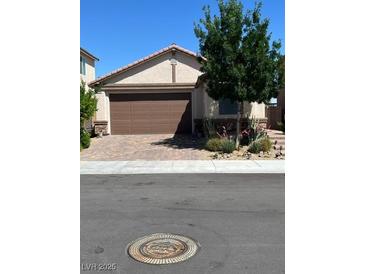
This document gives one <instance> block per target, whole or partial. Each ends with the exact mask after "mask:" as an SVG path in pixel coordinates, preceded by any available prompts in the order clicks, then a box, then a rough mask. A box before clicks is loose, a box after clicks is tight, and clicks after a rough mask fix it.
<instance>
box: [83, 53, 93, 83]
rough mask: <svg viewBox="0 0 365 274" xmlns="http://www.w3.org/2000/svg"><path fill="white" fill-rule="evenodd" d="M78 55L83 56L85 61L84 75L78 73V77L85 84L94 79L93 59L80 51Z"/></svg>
mask: <svg viewBox="0 0 365 274" xmlns="http://www.w3.org/2000/svg"><path fill="white" fill-rule="evenodd" d="M80 55H81V56H82V57H84V58H85V60H86V62H85V69H86V73H85V75H82V74H81V73H80V78H81V80H83V81H84V82H86V84H87V83H89V82H91V81H93V80H95V60H93V59H91V58H90V57H88V56H87V55H85V54H83V53H82V52H80Z"/></svg>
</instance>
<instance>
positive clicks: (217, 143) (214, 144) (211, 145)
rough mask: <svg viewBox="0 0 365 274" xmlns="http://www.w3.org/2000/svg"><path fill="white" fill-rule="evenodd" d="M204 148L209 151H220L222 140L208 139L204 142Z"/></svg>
mask: <svg viewBox="0 0 365 274" xmlns="http://www.w3.org/2000/svg"><path fill="white" fill-rule="evenodd" d="M205 148H206V149H207V150H209V151H220V150H222V140H221V139H219V138H212V139H209V140H208V142H207V143H206V144H205Z"/></svg>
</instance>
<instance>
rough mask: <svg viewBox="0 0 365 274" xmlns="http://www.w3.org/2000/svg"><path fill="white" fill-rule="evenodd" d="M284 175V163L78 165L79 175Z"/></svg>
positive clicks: (122, 163) (199, 162) (259, 161)
mask: <svg viewBox="0 0 365 274" xmlns="http://www.w3.org/2000/svg"><path fill="white" fill-rule="evenodd" d="M163 173H285V160H174V161H141V160H139V161H81V162H80V174H163Z"/></svg>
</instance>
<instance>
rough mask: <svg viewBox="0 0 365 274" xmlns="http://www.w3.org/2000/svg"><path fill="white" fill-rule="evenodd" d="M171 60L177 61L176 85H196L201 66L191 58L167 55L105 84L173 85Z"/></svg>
mask: <svg viewBox="0 0 365 274" xmlns="http://www.w3.org/2000/svg"><path fill="white" fill-rule="evenodd" d="M171 58H174V59H175V60H176V61H177V65H176V83H195V82H196V81H197V79H198V77H199V75H200V74H201V72H200V71H199V68H200V64H199V63H198V61H196V60H194V58H192V57H191V56H187V55H186V54H183V53H180V52H176V54H175V56H174V57H173V55H172V53H171V52H169V53H166V54H163V55H161V56H158V57H156V58H154V59H151V60H149V61H148V62H146V63H143V64H140V65H138V66H136V67H134V68H131V69H129V70H127V71H125V72H123V73H121V74H119V75H116V76H114V77H112V78H110V79H108V80H106V81H105V84H144V83H150V84H152V83H172V65H171V61H170V60H171Z"/></svg>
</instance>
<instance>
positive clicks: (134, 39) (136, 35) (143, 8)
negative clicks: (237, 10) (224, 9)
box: [80, 0, 285, 77]
mask: <svg viewBox="0 0 365 274" xmlns="http://www.w3.org/2000/svg"><path fill="white" fill-rule="evenodd" d="M242 2H243V5H244V8H249V9H252V8H253V6H254V3H255V1H252V0H243V1H242ZM284 3H285V1H284V0H274V1H273V0H264V1H263V9H262V15H263V16H264V17H268V18H269V19H270V22H271V23H270V31H271V32H272V37H273V39H281V41H282V47H283V49H282V52H283V53H284V47H285V40H284V38H285V36H284V29H285V24H284V18H285V15H284ZM204 5H210V7H211V11H212V12H213V13H215V12H216V11H217V1H216V0H173V1H171V0H154V1H151V0H122V1H121V0H104V1H100V0H81V19H80V43H81V47H83V48H85V49H87V50H88V51H90V52H91V53H92V54H94V55H95V56H97V57H98V58H99V59H100V61H99V62H97V64H96V76H97V77H98V76H102V75H104V74H106V73H108V72H110V71H112V70H114V69H116V68H119V67H121V66H123V65H126V64H129V63H131V62H133V61H135V60H137V59H140V58H142V57H144V56H146V55H149V54H151V53H153V52H155V51H157V50H159V49H161V48H164V47H166V46H168V45H170V44H171V43H176V44H178V45H180V46H182V47H184V48H187V49H189V50H192V51H194V52H196V51H198V48H199V44H198V40H197V38H196V37H195V35H194V31H193V23H194V22H198V21H199V19H200V18H201V17H202V16H203V11H202V7H203V6H204Z"/></svg>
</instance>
